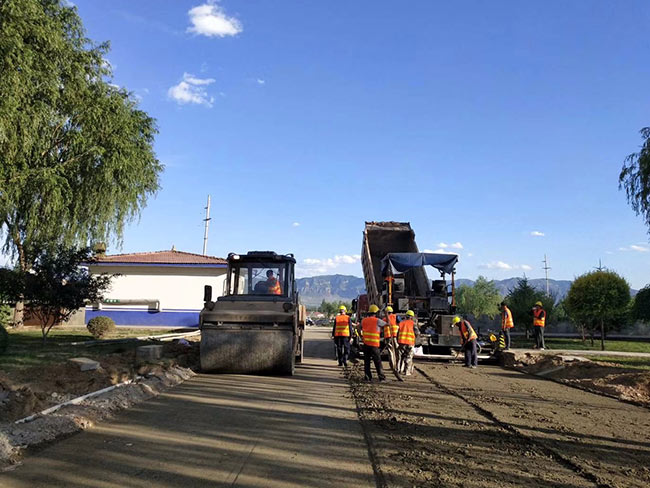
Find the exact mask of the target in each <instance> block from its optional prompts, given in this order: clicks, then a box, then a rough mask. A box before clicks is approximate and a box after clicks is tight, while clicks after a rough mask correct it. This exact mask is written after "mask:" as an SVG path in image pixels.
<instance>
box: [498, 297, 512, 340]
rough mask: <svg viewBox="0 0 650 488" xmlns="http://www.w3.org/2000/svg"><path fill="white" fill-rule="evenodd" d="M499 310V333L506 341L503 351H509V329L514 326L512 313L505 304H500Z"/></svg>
mask: <svg viewBox="0 0 650 488" xmlns="http://www.w3.org/2000/svg"><path fill="white" fill-rule="evenodd" d="M499 309H500V310H501V333H502V334H503V337H504V339H505V340H506V347H505V349H506V350H508V349H510V329H512V328H513V327H514V326H515V323H514V321H513V319H512V312H511V311H510V309H509V308H508V306H507V305H506V302H501V305H500V306H499Z"/></svg>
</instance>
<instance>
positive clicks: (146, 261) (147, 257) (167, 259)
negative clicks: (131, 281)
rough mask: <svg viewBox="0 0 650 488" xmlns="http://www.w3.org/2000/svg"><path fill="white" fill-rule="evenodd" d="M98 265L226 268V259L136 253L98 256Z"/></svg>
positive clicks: (199, 255)
mask: <svg viewBox="0 0 650 488" xmlns="http://www.w3.org/2000/svg"><path fill="white" fill-rule="evenodd" d="M96 259H97V261H96V262H95V263H94V264H96V265H100V266H101V265H108V264H114V265H130V266H133V265H145V266H156V265H160V266H207V267H212V266H218V267H223V266H226V264H227V262H226V260H225V259H222V258H217V257H214V256H204V255H202V254H195V253H192V252H182V251H176V250H175V249H172V250H171V251H154V252H136V253H130V254H113V255H103V256H97V257H96Z"/></svg>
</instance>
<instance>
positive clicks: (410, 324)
mask: <svg viewBox="0 0 650 488" xmlns="http://www.w3.org/2000/svg"><path fill="white" fill-rule="evenodd" d="M416 335H420V331H419V330H418V328H417V326H416V325H415V313H414V312H413V310H407V311H406V319H404V320H402V321H401V322H400V323H399V331H398V332H397V343H398V344H399V365H398V371H399V372H400V373H403V374H405V375H406V376H409V375H410V374H411V373H412V372H413V347H414V346H415V336H416Z"/></svg>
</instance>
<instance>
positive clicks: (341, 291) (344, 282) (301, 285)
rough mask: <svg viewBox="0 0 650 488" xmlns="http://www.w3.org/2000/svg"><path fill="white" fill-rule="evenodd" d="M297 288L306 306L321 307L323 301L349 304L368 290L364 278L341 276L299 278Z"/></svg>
mask: <svg viewBox="0 0 650 488" xmlns="http://www.w3.org/2000/svg"><path fill="white" fill-rule="evenodd" d="M296 286H297V287H298V292H299V293H300V298H301V300H302V303H304V304H305V305H320V303H321V302H322V301H323V300H326V301H328V302H334V301H338V300H342V301H346V302H349V301H351V300H352V299H353V298H356V297H357V296H358V295H360V294H362V293H365V290H366V284H365V282H364V281H363V278H359V277H358V276H350V275H340V274H336V275H323V276H312V277H310V278H298V279H297V280H296Z"/></svg>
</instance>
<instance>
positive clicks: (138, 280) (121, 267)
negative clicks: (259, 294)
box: [85, 249, 227, 327]
mask: <svg viewBox="0 0 650 488" xmlns="http://www.w3.org/2000/svg"><path fill="white" fill-rule="evenodd" d="M226 267H227V266H226V261H225V260H224V259H221V258H216V257H212V256H203V255H200V254H193V253H188V252H180V251H176V250H174V249H172V250H171V251H158V252H144V253H134V254H117V255H112V256H100V257H98V259H97V262H96V263H93V264H92V265H90V266H89V270H90V273H91V274H102V273H108V274H119V276H116V277H114V278H113V281H112V283H111V288H110V290H109V291H108V293H106V295H105V299H104V301H103V302H102V303H100V304H95V305H93V306H88V307H86V317H85V319H86V322H88V320H90V319H91V318H93V317H97V316H100V315H103V316H107V317H110V318H112V319H113V320H114V321H115V323H116V324H117V325H138V326H139V325H144V326H151V327H158V326H171V327H192V326H194V327H195V326H198V323H199V312H200V311H201V308H203V287H204V285H212V290H213V293H214V296H219V295H221V294H222V293H223V290H224V285H225V280H226Z"/></svg>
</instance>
